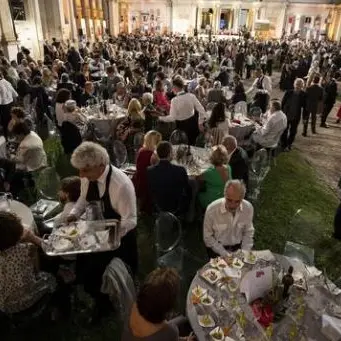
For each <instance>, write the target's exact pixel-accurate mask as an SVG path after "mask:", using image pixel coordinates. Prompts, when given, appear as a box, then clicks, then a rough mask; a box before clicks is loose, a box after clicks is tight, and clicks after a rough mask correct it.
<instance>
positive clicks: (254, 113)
mask: <svg viewBox="0 0 341 341" xmlns="http://www.w3.org/2000/svg"><path fill="white" fill-rule="evenodd" d="M261 115H262V109H261V108H260V107H252V108H251V109H250V116H251V117H253V118H256V119H260V117H261Z"/></svg>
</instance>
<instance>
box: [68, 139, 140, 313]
mask: <svg viewBox="0 0 341 341" xmlns="http://www.w3.org/2000/svg"><path fill="white" fill-rule="evenodd" d="M71 163H72V165H73V166H74V167H75V168H76V169H78V170H79V176H80V177H81V194H80V197H79V199H78V201H77V203H76V204H75V207H74V208H73V209H72V210H71V212H70V216H69V217H68V221H69V222H71V221H75V220H77V219H78V218H79V217H80V216H81V215H82V213H83V212H84V210H85V207H86V206H87V204H88V203H94V202H97V203H99V205H98V206H99V207H102V215H103V218H104V219H118V220H119V221H120V224H119V236H120V238H121V245H120V247H119V248H118V249H117V250H115V251H108V252H101V253H94V254H91V255H84V256H82V257H77V277H78V278H79V279H80V280H81V281H82V282H83V285H84V289H85V291H86V292H88V293H89V294H90V295H91V296H92V297H93V298H94V299H95V311H94V316H93V319H99V318H101V317H103V316H104V315H105V314H106V313H107V312H108V310H109V309H110V302H109V298H108V297H107V295H104V294H102V293H101V292H100V288H101V284H102V275H103V273H104V271H105V269H106V267H107V265H108V264H109V263H110V261H111V260H112V259H113V258H114V257H119V258H121V259H122V260H123V261H124V262H125V263H126V264H127V265H128V266H129V267H130V269H131V271H132V273H133V274H136V272H137V262H138V260H137V258H138V256H137V243H136V229H135V227H136V222H137V218H136V196H135V190H134V186H133V184H132V182H131V180H130V179H129V178H128V176H127V175H125V174H124V173H123V172H122V171H121V170H119V169H118V168H116V167H114V166H112V165H111V164H110V161H109V155H108V153H107V151H106V150H105V149H104V148H103V147H102V146H100V145H99V144H96V143H93V142H84V143H82V144H81V145H80V146H78V147H77V148H76V149H75V151H74V152H73V154H72V157H71Z"/></svg>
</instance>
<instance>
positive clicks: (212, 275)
mask: <svg viewBox="0 0 341 341" xmlns="http://www.w3.org/2000/svg"><path fill="white" fill-rule="evenodd" d="M202 277H204V278H205V279H206V280H207V281H208V282H209V283H211V284H214V283H216V282H217V281H218V280H219V279H220V278H221V277H222V275H221V273H220V271H218V270H216V269H208V270H206V271H205V272H204V273H203V274H202Z"/></svg>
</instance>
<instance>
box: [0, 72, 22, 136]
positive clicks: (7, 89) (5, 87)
mask: <svg viewBox="0 0 341 341" xmlns="http://www.w3.org/2000/svg"><path fill="white" fill-rule="evenodd" d="M17 97H18V94H17V92H16V91H15V90H14V88H13V86H12V84H11V83H10V82H8V81H7V80H6V79H5V78H4V77H3V74H2V73H1V72H0V124H1V126H2V128H3V130H4V136H5V138H7V132H8V129H7V128H8V123H9V121H10V120H11V108H12V106H13V102H14V101H15V99H16V98H17Z"/></svg>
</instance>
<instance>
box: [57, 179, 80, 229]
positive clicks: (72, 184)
mask: <svg viewBox="0 0 341 341" xmlns="http://www.w3.org/2000/svg"><path fill="white" fill-rule="evenodd" d="M80 192H81V180H80V178H79V177H78V176H69V177H67V178H64V179H63V180H62V181H61V182H60V190H59V192H58V196H59V201H60V202H61V203H62V204H64V208H63V211H62V212H61V213H60V214H58V215H57V216H56V217H55V218H54V226H55V227H59V226H60V225H62V224H65V223H67V217H68V216H69V215H70V212H71V210H72V209H73V207H74V206H75V204H76V202H77V200H78V198H79V196H80Z"/></svg>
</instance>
